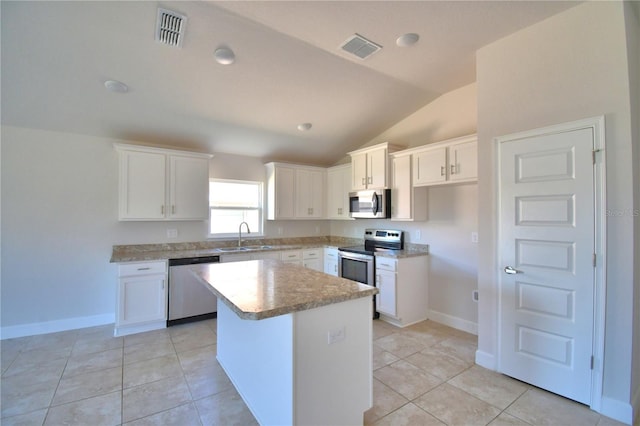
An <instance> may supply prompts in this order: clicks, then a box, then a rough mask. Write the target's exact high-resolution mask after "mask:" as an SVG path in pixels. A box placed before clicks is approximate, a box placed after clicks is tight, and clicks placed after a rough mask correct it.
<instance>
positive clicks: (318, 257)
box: [302, 248, 324, 272]
mask: <svg viewBox="0 0 640 426" xmlns="http://www.w3.org/2000/svg"><path fill="white" fill-rule="evenodd" d="M302 266H304V267H305V268H309V269H313V270H314V271H318V272H324V262H323V259H322V249H321V248H316V249H307V250H302Z"/></svg>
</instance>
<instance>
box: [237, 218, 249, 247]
mask: <svg viewBox="0 0 640 426" xmlns="http://www.w3.org/2000/svg"><path fill="white" fill-rule="evenodd" d="M243 223H244V224H245V225H247V234H250V233H251V231H250V230H249V224H248V223H247V222H240V226H238V247H241V246H242V224H243Z"/></svg>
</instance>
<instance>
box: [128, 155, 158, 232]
mask: <svg viewBox="0 0 640 426" xmlns="http://www.w3.org/2000/svg"><path fill="white" fill-rule="evenodd" d="M165 158H166V156H165V155H164V154H156V153H146V152H133V151H132V152H121V153H120V203H119V205H120V214H119V218H120V220H145V219H146V220H156V219H164V217H165V213H166V210H165V192H166V191H165V182H166V179H165V172H166V167H165V166H166V164H165Z"/></svg>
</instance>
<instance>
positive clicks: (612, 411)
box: [600, 396, 637, 425]
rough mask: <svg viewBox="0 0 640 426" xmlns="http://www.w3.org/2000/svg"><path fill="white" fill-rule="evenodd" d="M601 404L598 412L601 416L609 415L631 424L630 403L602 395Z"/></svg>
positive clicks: (631, 407) (631, 410) (631, 408)
mask: <svg viewBox="0 0 640 426" xmlns="http://www.w3.org/2000/svg"><path fill="white" fill-rule="evenodd" d="M636 402H637V401H636ZM601 404H602V405H601V406H600V414H602V415H603V416H606V417H610V418H612V419H614V420H617V421H619V422H622V423H625V424H628V425H631V424H633V406H632V405H631V404H630V403H628V402H622V401H619V400H617V399H611V398H607V397H606V396H603V397H602V400H601Z"/></svg>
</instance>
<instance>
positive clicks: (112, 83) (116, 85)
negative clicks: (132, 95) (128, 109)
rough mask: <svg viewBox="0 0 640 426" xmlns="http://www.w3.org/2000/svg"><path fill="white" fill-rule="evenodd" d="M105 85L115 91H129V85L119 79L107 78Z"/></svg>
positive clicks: (109, 89)
mask: <svg viewBox="0 0 640 426" xmlns="http://www.w3.org/2000/svg"><path fill="white" fill-rule="evenodd" d="M104 87H106V88H107V90H108V91H110V92H114V93H127V92H128V91H129V87H128V86H127V85H126V84H124V83H122V82H121V81H117V80H107V81H105V82H104Z"/></svg>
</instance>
